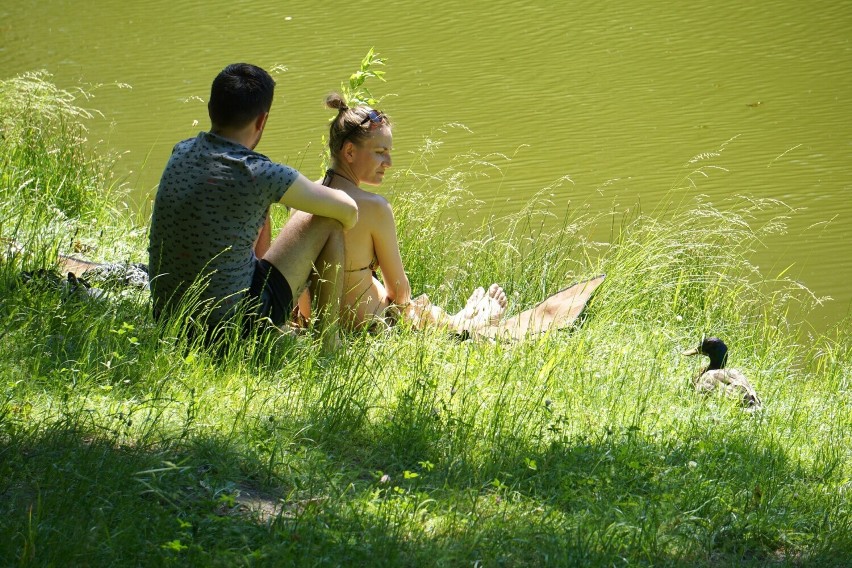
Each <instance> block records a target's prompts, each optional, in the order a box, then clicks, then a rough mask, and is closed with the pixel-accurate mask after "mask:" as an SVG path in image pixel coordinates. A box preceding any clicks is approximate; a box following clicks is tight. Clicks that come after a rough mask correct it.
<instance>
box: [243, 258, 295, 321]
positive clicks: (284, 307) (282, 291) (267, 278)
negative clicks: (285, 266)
mask: <svg viewBox="0 0 852 568" xmlns="http://www.w3.org/2000/svg"><path fill="white" fill-rule="evenodd" d="M247 299H248V300H249V301H251V302H255V304H256V306H257V308H256V311H255V314H256V315H257V316H259V317H261V318H269V319H270V320H271V321H272V323H274V324H275V325H283V324H285V323H287V321H288V320H289V319H290V313H291V312H292V311H293V289H292V288H291V287H290V283H289V282H287V279H286V278H284V275H283V274H281V272H280V271H279V270H278V269H277V268H275V266H274V265H273V264H272V263H271V262H269V261H267V260H264V259H255V261H254V276H253V277H252V281H251V287H250V288H249V290H248V293H247Z"/></svg>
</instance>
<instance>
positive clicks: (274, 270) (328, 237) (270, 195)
mask: <svg viewBox="0 0 852 568" xmlns="http://www.w3.org/2000/svg"><path fill="white" fill-rule="evenodd" d="M274 88H275V82H274V81H273V80H272V77H270V76H269V74H268V73H267V72H266V71H264V70H263V69H261V68H259V67H256V66H254V65H249V64H247V63H236V64H233V65H229V66H228V67H226V68H225V69H224V70H222V72H221V73H219V75H218V76H217V77H216V79H215V80H214V81H213V86H212V88H211V91H210V101H209V102H208V105H207V108H208V113H209V115H210V122H211V127H210V131H209V132H201V133H200V134H198V136H197V137H195V138H191V139H188V140H184V141H183V142H180V143H178V144H177V145H176V146H175V147H174V150H173V151H172V155H171V158H170V159H169V162H168V164H167V165H166V168H165V170H164V171H163V175H162V178H161V180H160V185H159V188H158V190H157V195H156V198H155V200H154V209H153V214H152V218H151V231H150V242H149V247H148V254H149V269H150V271H151V274H152V276H153V278H152V280H151V296H152V299H153V302H154V315H155V317H159V316H160V315H162V314H163V313H175V312H179V311H180V312H184V311H187V310H188V313H189V314H191V315H192V316H193V317H200V316H204V317H200V319H201V320H202V321H206V325H207V334H208V335H207V337H208V339H209V338H211V337H212V336H213V335H215V331H216V330H217V329H221V328H222V327H224V326H226V325H227V324H229V323H230V322H232V321H233V320H234V318H235V317H236V316H238V315H242V314H247V313H248V314H253V315H252V316H250V317H248V318H247V319H246V321H249V322H257V321H258V319H267V318H268V319H269V320H271V321H272V323H273V324H275V325H278V326H281V325H284V324H286V322H287V320H288V319H289V317H290V313H291V310H292V307H293V299H294V298H298V296H299V293H300V292H301V290H302V289H304V288H305V286H306V285H307V283H308V281H309V278H310V279H312V281H313V284H314V285H315V286H316V290H315V291H314V296H315V297H316V298H317V304H318V314H317V319H316V324H317V327H318V330H319V331H320V332H321V333H322V337H323V340H324V343H325V345H326V347H331V346H333V345H335V344H336V343H337V341H338V336H337V328H336V321H337V319H338V316H339V311H340V299H341V296H342V293H343V290H342V285H343V284H342V282H343V280H342V278H341V274H340V273H342V268H341V267H342V265H343V233H342V231H344V230H347V229H349V228H351V227H352V226H354V225H355V223H356V222H357V220H358V208H357V205H356V204H355V201H354V200H353V199H352V198H351V197H349V196H348V195H347V194H346V193H344V192H343V191H339V190H335V189H331V188H328V187H325V186H323V185H319V184H317V183H314V182H312V181H310V180H308V179H307V178H306V177H304V176H303V175H302V174H300V173H299V172H297V171H296V170H294V169H292V168H290V167H289V166H285V165H283V164H278V163H275V162H273V161H271V160H270V159H269V158H267V157H266V156H264V155H263V154H259V153H257V152H255V151H254V148H255V147H256V146H257V144H258V142H260V138H261V136H262V134H263V129H264V127H265V126H266V121H267V119H268V118H269V110H270V108H271V106H272V97H273V92H274ZM273 203H281V204H283V205H286V206H288V207H292V208H293V209H297V210H298V211H296V212H295V213H294V215H293V216H291V218H290V219H289V221H288V222H287V223H286V224H285V225H284V226H283V227H282V229H281V231H280V232H279V234H278V235H277V236H276V238H275V239H274V240H272V239H271V228H270V225H269V207H270V205H272V204H273ZM205 318H206V320H205ZM238 319H239V318H238Z"/></svg>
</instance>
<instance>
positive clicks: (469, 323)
mask: <svg viewBox="0 0 852 568" xmlns="http://www.w3.org/2000/svg"><path fill="white" fill-rule="evenodd" d="M481 290H482V288H477V290H476V291H474V293H473V295H472V296H471V297H470V300H468V304H467V305H466V306H465V309H463V310H462V311H460V312H459V313H458V314H456V315H455V316H454V317H453V320H454V321H455V323H456V326H457V327H458V328H459V330H460V331H471V330H474V329H478V328H481V327H485V326H489V325H496V324H497V322H499V321H500V318H502V317H503V313H505V311H506V304H507V303H508V300H507V299H506V292H505V291H504V290H503V288H501V287H500V286H499V285H497V284H492V285H491V286H489V287H488V292H485V293H482V294H478V292H479V291H481ZM475 297H478V298H479V299H478V300H476V299H475ZM474 301H475V303H474ZM471 303H473V306H471Z"/></svg>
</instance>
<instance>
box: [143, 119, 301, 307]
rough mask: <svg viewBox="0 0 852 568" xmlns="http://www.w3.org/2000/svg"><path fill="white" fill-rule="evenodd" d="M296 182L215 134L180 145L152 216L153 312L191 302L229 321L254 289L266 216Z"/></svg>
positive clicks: (288, 172)
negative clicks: (257, 248) (256, 243)
mask: <svg viewBox="0 0 852 568" xmlns="http://www.w3.org/2000/svg"><path fill="white" fill-rule="evenodd" d="M298 175H299V174H298V172H297V171H296V170H294V169H293V168H291V167H289V166H285V165H283V164H278V163H275V162H273V161H272V160H270V159H269V158H267V157H266V156H264V155H263V154H259V153H257V152H254V151H253V150H249V149H248V148H246V147H245V146H242V145H240V144H237V143H234V142H231V141H229V140H226V139H225V138H222V137H220V136H217V135H215V134H212V133H210V132H201V133H200V134H199V135H198V136H197V137H195V138H190V139H188V140H184V141H183V142H179V143H178V144H177V145H175V147H174V149H173V150H172V155H171V158H169V162H168V164H167V165H166V168H165V170H164V171H163V176H162V178H161V179H160V186H159V188H158V189H157V195H156V197H155V199H154V210H153V213H152V217H151V232H150V240H149V245H148V256H149V270H150V273H151V276H152V279H151V284H150V286H151V296H152V298H153V300H154V309H155V310H156V311H158V312H159V311H162V310H163V309H164V308H165V306H166V304H167V303H169V302H173V303H176V302H177V301H179V300H180V299H181V298H183V297H184V296H186V295H189V296H190V298H191V300H190V301H192V302H195V301H202V302H207V303H208V307H212V311H211V313H210V317H211V318H212V320H213V321H216V320H220V319H223V318H225V317H227V316H229V315H231V314H232V311H233V309H234V306H235V305H236V303H237V302H238V301H239V300H240V299H241V298H242V297H243V295H244V292H245V290H247V289H248V288H249V286H250V285H251V279H252V274H253V272H254V259H255V256H254V250H253V246H254V241H255V239H256V238H257V235H258V232H259V231H260V228H261V226H262V225H263V221H264V218H265V215H266V211H267V209H268V208H269V206H270V205H271V204H273V203H276V202H278V201H279V200H280V199H281V197H282V196H283V195H284V192H285V191H287V188H289V187H290V185H291V184H292V183H293V181H294V180H295V179H296V177H297V176H298ZM193 283H196V285H195V286H194V285H193Z"/></svg>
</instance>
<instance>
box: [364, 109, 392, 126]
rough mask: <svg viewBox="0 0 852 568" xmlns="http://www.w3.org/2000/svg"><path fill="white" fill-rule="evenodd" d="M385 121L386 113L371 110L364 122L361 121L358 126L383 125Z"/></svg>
mask: <svg viewBox="0 0 852 568" xmlns="http://www.w3.org/2000/svg"><path fill="white" fill-rule="evenodd" d="M384 119H385V113H383V112H380V111H377V110H371V111H370V112H368V113H367V116H366V117H365V118H364V120H362V121H361V124H359V125H358V126H364V125H365V124H367V122H371V123H373V124H381V123H382V121H384ZM370 128H372V125H371V126H370Z"/></svg>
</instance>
